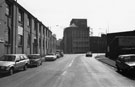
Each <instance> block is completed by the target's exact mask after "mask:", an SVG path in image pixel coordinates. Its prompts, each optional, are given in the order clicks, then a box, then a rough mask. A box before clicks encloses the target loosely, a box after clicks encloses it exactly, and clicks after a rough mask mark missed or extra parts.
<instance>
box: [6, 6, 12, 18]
mask: <svg viewBox="0 0 135 87" xmlns="http://www.w3.org/2000/svg"><path fill="white" fill-rule="evenodd" d="M11 12H12V7H11V5H10V4H7V5H6V15H7V16H10V15H11Z"/></svg>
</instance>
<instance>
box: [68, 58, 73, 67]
mask: <svg viewBox="0 0 135 87" xmlns="http://www.w3.org/2000/svg"><path fill="white" fill-rule="evenodd" d="M73 62H74V59H73V60H72V61H71V63H70V64H69V65H68V67H71V66H72V64H73Z"/></svg>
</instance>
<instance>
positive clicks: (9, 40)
mask: <svg viewBox="0 0 135 87" xmlns="http://www.w3.org/2000/svg"><path fill="white" fill-rule="evenodd" d="M10 37H11V30H10V28H8V44H11V38H10Z"/></svg>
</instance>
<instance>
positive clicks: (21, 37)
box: [18, 35, 23, 46]
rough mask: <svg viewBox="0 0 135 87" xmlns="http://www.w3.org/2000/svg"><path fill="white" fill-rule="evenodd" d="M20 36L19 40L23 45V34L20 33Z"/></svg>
mask: <svg viewBox="0 0 135 87" xmlns="http://www.w3.org/2000/svg"><path fill="white" fill-rule="evenodd" d="M18 38H19V40H18V41H19V42H18V43H19V46H22V45H23V36H22V35H19V37H18Z"/></svg>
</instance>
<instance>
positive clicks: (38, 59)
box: [28, 54, 44, 66]
mask: <svg viewBox="0 0 135 87" xmlns="http://www.w3.org/2000/svg"><path fill="white" fill-rule="evenodd" d="M28 58H29V59H30V64H29V66H40V65H42V62H43V61H44V59H43V58H42V56H41V55H40V54H29V55H28Z"/></svg>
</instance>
